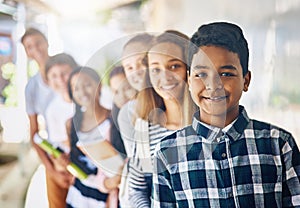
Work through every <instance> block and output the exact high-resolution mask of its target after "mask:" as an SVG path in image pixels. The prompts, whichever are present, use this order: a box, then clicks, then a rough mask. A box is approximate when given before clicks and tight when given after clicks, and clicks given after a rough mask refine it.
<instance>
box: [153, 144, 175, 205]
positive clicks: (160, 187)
mask: <svg viewBox="0 0 300 208" xmlns="http://www.w3.org/2000/svg"><path fill="white" fill-rule="evenodd" d="M158 146H159V145H158ZM166 164H167V163H166V162H164V157H163V155H162V154H161V152H160V151H155V153H154V172H153V190H152V204H151V207H160V208H171V207H176V198H175V194H174V190H173V188H172V186H171V180H170V179H171V177H170V173H169V171H168V169H167V165H166Z"/></svg>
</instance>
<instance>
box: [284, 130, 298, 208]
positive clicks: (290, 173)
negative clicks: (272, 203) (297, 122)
mask: <svg viewBox="0 0 300 208" xmlns="http://www.w3.org/2000/svg"><path fill="white" fill-rule="evenodd" d="M282 154H283V156H282V157H283V162H284V167H283V177H282V178H283V179H282V180H283V184H282V191H283V193H282V195H283V198H282V203H283V207H299V206H300V153H299V149H298V146H297V144H296V142H295V139H294V138H293V137H292V136H291V135H289V137H288V139H287V141H286V142H285V143H284V145H283V147H282Z"/></svg>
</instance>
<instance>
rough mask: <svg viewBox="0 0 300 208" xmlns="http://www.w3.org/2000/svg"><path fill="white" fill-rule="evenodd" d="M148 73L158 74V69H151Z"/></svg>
mask: <svg viewBox="0 0 300 208" xmlns="http://www.w3.org/2000/svg"><path fill="white" fill-rule="evenodd" d="M150 72H151V73H152V74H158V73H159V72H160V69H159V68H153V69H150Z"/></svg>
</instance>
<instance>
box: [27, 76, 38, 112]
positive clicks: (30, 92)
mask: <svg viewBox="0 0 300 208" xmlns="http://www.w3.org/2000/svg"><path fill="white" fill-rule="evenodd" d="M34 92H35V89H34V82H33V81H32V80H29V82H28V84H27V85H26V87H25V104H26V113H27V114H28V115H33V114H36V110H35V108H34V97H35V95H34Z"/></svg>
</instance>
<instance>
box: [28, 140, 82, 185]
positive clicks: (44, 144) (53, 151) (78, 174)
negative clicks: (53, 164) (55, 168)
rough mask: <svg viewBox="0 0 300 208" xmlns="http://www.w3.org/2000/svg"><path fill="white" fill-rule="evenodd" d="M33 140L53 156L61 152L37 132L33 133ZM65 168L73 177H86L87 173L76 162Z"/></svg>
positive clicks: (57, 155)
mask: <svg viewBox="0 0 300 208" xmlns="http://www.w3.org/2000/svg"><path fill="white" fill-rule="evenodd" d="M33 140H34V142H35V143H36V144H37V145H39V146H40V147H41V148H42V149H43V150H45V151H46V152H47V153H48V154H49V155H53V156H54V157H55V158H57V157H59V156H60V155H61V154H62V152H61V150H58V149H57V148H55V147H54V146H53V145H52V144H51V143H49V142H48V141H47V140H45V139H42V138H41V137H40V136H38V135H37V134H35V136H34V138H33ZM67 170H68V171H69V172H70V173H71V174H72V175H74V176H75V177H77V178H78V179H80V180H84V179H86V178H87V177H88V175H87V174H86V173H85V172H84V171H83V170H82V169H81V168H79V167H78V166H77V165H76V164H74V163H72V162H71V163H70V164H69V165H68V166H67Z"/></svg>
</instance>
